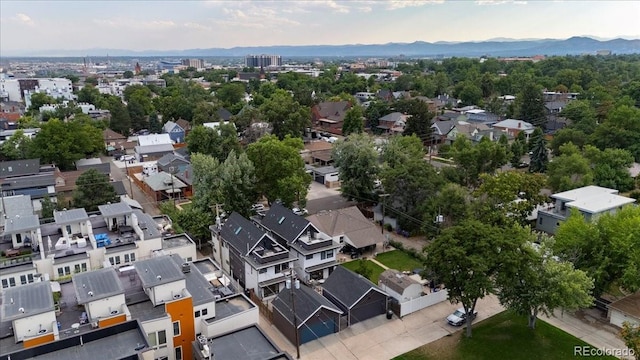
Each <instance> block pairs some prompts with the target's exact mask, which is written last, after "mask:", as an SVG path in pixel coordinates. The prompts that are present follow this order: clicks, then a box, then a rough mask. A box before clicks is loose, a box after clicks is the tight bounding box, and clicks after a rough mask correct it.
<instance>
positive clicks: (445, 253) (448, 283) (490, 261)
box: [426, 220, 506, 337]
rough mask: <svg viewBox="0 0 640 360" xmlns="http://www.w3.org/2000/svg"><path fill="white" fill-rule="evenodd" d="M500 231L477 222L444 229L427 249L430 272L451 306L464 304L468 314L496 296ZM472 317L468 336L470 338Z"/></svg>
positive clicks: (468, 326) (503, 244)
mask: <svg viewBox="0 0 640 360" xmlns="http://www.w3.org/2000/svg"><path fill="white" fill-rule="evenodd" d="M505 245H506V244H505V241H504V239H503V237H502V234H501V231H500V230H499V229H497V228H494V227H492V226H490V225H487V224H483V223H481V222H478V221H475V220H466V221H463V222H462V223H460V224H459V225H456V226H452V227H450V228H447V229H445V230H444V231H442V233H441V234H440V235H439V236H438V237H436V239H435V240H434V241H433V242H432V243H431V244H429V245H428V246H427V248H426V253H427V259H426V260H427V261H426V265H427V269H429V270H430V271H431V272H433V273H434V274H435V276H436V277H437V279H438V281H439V282H440V283H443V284H444V285H445V287H446V288H447V291H448V296H449V301H451V303H461V304H462V307H463V308H464V310H465V312H466V313H467V314H471V313H473V312H474V311H475V307H476V303H477V301H478V299H481V298H483V297H485V296H486V295H488V294H490V293H493V291H494V285H493V277H494V276H495V275H496V273H497V270H498V268H499V264H498V261H499V260H498V259H499V258H500V249H501V246H505ZM471 322H472V319H471V317H470V316H468V317H467V323H466V325H467V331H466V334H467V337H471Z"/></svg>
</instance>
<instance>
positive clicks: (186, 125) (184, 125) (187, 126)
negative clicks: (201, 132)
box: [176, 118, 192, 139]
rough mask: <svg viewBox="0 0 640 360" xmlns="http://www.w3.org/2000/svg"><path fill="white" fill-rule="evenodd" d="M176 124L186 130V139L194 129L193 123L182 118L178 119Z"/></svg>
mask: <svg viewBox="0 0 640 360" xmlns="http://www.w3.org/2000/svg"><path fill="white" fill-rule="evenodd" d="M176 125H178V126H180V127H181V128H182V130H184V137H185V139H186V138H187V135H189V133H190V132H191V129H192V127H191V123H190V122H189V121H188V120H185V119H182V118H180V119H178V121H176Z"/></svg>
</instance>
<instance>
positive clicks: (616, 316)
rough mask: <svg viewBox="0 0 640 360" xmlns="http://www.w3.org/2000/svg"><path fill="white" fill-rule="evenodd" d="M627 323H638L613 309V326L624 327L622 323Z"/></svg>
mask: <svg viewBox="0 0 640 360" xmlns="http://www.w3.org/2000/svg"><path fill="white" fill-rule="evenodd" d="M625 321H628V322H630V323H633V322H637V320H635V319H633V318H632V317H630V316H625V315H624V314H623V313H621V312H619V311H616V310H613V309H612V310H611V324H613V325H615V326H619V327H622V323H624V322H625Z"/></svg>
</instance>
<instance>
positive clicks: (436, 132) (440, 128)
mask: <svg viewBox="0 0 640 360" xmlns="http://www.w3.org/2000/svg"><path fill="white" fill-rule="evenodd" d="M454 126H455V121H454V120H442V121H434V122H433V124H431V128H432V129H433V132H432V133H431V144H432V145H438V144H442V143H443V142H445V140H446V139H447V135H448V134H449V131H451V129H453V128H454Z"/></svg>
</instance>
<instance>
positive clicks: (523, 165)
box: [518, 162, 529, 169]
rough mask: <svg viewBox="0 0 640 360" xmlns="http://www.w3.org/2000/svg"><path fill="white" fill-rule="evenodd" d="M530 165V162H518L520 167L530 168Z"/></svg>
mask: <svg viewBox="0 0 640 360" xmlns="http://www.w3.org/2000/svg"><path fill="white" fill-rule="evenodd" d="M528 167H529V163H528V162H521V163H520V164H518V169H524V168H528Z"/></svg>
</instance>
